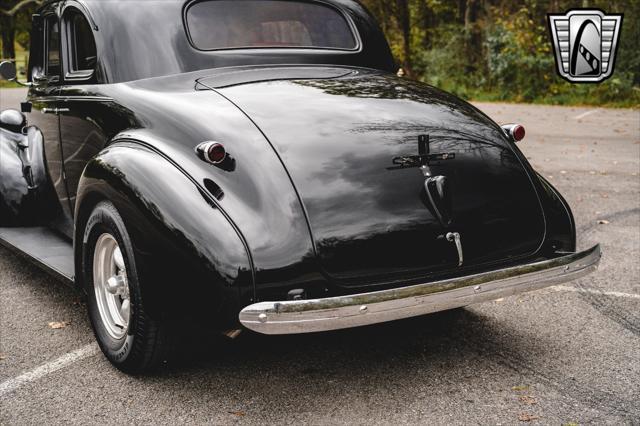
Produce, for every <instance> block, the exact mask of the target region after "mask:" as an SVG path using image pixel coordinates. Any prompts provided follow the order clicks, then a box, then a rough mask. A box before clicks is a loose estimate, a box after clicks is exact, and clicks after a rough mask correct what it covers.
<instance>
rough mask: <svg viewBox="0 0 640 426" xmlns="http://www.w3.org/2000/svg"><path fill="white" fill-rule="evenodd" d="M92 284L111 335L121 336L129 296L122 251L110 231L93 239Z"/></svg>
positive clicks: (126, 323)
mask: <svg viewBox="0 0 640 426" xmlns="http://www.w3.org/2000/svg"><path fill="white" fill-rule="evenodd" d="M93 286H94V289H95V293H96V302H97V305H98V311H99V312H100V319H101V320H102V324H103V325H104V328H105V330H106V331H107V333H109V335H110V336H111V337H113V338H114V339H121V338H122V337H124V336H125V335H126V334H127V330H128V329H129V320H130V318H131V300H130V298H129V283H128V281H127V271H126V269H125V265H124V258H123V257H122V251H121V250H120V247H118V242H117V241H116V239H115V238H114V237H113V236H112V235H111V234H107V233H105V234H102V235H100V237H99V238H98V241H96V249H95V252H94V255H93Z"/></svg>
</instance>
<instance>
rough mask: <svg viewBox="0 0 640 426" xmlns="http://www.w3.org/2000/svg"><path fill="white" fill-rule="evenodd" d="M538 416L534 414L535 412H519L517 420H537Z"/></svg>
mask: <svg viewBox="0 0 640 426" xmlns="http://www.w3.org/2000/svg"><path fill="white" fill-rule="evenodd" d="M539 418H540V416H536V415H535V414H529V413H520V415H519V416H518V420H520V421H521V422H530V421H533V420H538V419H539Z"/></svg>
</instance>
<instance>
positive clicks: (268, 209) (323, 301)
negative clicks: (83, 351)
mask: <svg viewBox="0 0 640 426" xmlns="http://www.w3.org/2000/svg"><path fill="white" fill-rule="evenodd" d="M30 52H31V57H30V63H29V67H28V80H29V83H26V84H27V85H28V86H29V94H28V99H27V100H26V101H25V102H24V103H23V104H22V112H20V111H17V110H7V111H4V112H2V114H1V117H0V118H1V120H0V121H1V130H0V132H1V136H2V140H1V141H0V175H1V179H0V196H1V197H0V222H1V223H0V241H2V242H3V243H4V244H5V245H7V246H9V247H12V248H14V249H17V250H18V251H20V252H22V253H25V254H26V255H28V256H29V257H30V258H32V259H34V260H35V261H37V262H38V263H39V264H40V265H42V266H44V267H46V268H47V269H49V270H50V271H52V272H54V273H56V274H58V275H59V276H61V277H62V278H63V279H64V280H67V281H68V282H70V283H74V284H75V285H77V286H78V287H79V288H80V289H82V290H83V291H84V292H85V293H86V297H87V304H88V309H89V315H90V319H91V323H92V325H93V328H94V331H95V335H96V337H97V340H98V342H99V344H100V347H101V348H102V350H103V352H104V353H105V355H106V356H107V358H108V359H109V360H110V361H111V362H112V363H113V364H114V365H116V366H117V367H118V368H120V369H121V370H123V371H127V372H132V373H134V372H139V371H144V370H146V369H149V368H151V367H153V366H155V365H157V364H158V362H160V361H161V360H163V359H164V358H165V354H166V352H167V350H168V349H171V348H172V347H174V346H175V344H174V343H172V342H173V340H172V339H171V337H172V336H174V335H175V334H180V333H181V329H182V327H185V326H186V327H188V324H195V323H197V324H204V325H206V326H207V327H208V328H210V329H215V330H219V331H223V332H224V331H227V332H228V331H229V330H232V331H233V330H238V329H240V328H241V327H246V328H248V329H251V330H255V331H256V332H259V333H266V334H284V333H305V332H314V331H323V330H333V329H339V328H345V327H354V326H360V325H365V324H372V323H378V322H383V321H390V320H395V319H400V318H406V317H411V316H416V315H422V314H425V313H429V312H435V311H440V310H445V309H451V308H456V307H461V306H465V305H468V304H471V303H476V302H482V301H487V300H492V299H496V298H499V297H503V296H508V295H512V294H516V293H520V292H524V291H528V290H534V289H538V288H542V287H545V286H548V285H551V284H555V283H559V282H563V281H567V280H571V279H574V278H577V277H579V276H582V275H584V274H586V273H587V272H589V271H591V270H593V269H594V268H595V267H596V265H597V263H598V260H599V258H600V249H599V247H598V246H596V247H593V248H591V249H589V250H586V251H583V252H575V250H576V247H575V241H576V236H575V227H574V221H573V217H572V214H571V211H570V209H569V206H568V205H567V203H566V202H565V201H564V199H563V198H562V197H561V196H560V195H559V194H558V192H557V191H556V190H555V189H554V188H553V187H552V186H551V185H550V184H549V182H547V181H546V180H545V179H544V178H542V177H541V176H540V175H538V174H536V172H535V171H534V170H533V169H532V168H531V166H530V165H529V164H528V162H527V160H526V159H525V157H524V156H523V155H522V153H521V152H520V150H519V149H518V147H517V146H516V144H515V143H516V142H517V141H518V140H520V139H522V138H523V136H524V129H523V128H522V126H518V125H505V126H502V127H501V126H499V125H497V124H495V123H494V122H493V121H492V120H490V119H489V118H488V117H487V116H486V115H484V114H483V113H482V112H480V111H478V110H477V109H476V108H474V107H473V106H471V105H469V104H467V103H465V102H463V101H461V100H460V99H457V98H456V97H454V96H452V95H450V94H447V93H444V92H442V91H440V90H438V89H436V88H434V87H431V86H428V85H425V84H422V83H418V82H415V81H411V80H409V79H405V78H400V77H398V76H397V75H396V72H395V71H396V65H395V64H394V60H393V58H392V55H391V53H390V50H389V46H388V44H387V42H386V40H385V38H384V36H383V34H382V32H381V31H380V29H379V27H378V25H377V24H376V22H375V21H374V19H372V17H371V16H370V14H369V13H368V12H367V11H366V10H365V9H364V8H363V7H362V6H361V5H360V4H359V3H358V2H357V1H355V0H286V1H285V0H233V1H229V0H195V1H185V0H162V1H155V0H149V1H143V0H133V1H98V0H58V1H50V2H48V3H46V4H45V5H44V6H43V7H42V8H41V9H40V10H39V11H38V13H37V14H36V15H34V17H33V30H32V37H31V49H30ZM1 68H2V73H3V75H4V76H5V77H7V78H9V79H15V68H14V67H13V65H12V64H9V63H4V64H2V67H1ZM172 345H173V346H172Z"/></svg>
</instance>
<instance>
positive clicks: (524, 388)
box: [511, 385, 529, 391]
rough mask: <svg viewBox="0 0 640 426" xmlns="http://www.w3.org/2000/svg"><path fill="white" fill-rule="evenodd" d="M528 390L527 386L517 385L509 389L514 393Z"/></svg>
mask: <svg viewBox="0 0 640 426" xmlns="http://www.w3.org/2000/svg"><path fill="white" fill-rule="evenodd" d="M528 389H529V385H518V386H514V387H512V388H511V390H514V391H524V390H528Z"/></svg>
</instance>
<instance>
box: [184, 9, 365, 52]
mask: <svg viewBox="0 0 640 426" xmlns="http://www.w3.org/2000/svg"><path fill="white" fill-rule="evenodd" d="M211 1H216V0H189V1H187V2H186V3H185V5H184V7H183V8H182V26H183V27H184V31H185V34H186V36H187V40H188V41H189V45H190V46H191V47H192V48H193V49H195V50H197V51H200V52H233V51H242V52H245V53H246V52H247V51H251V50H254V51H257V52H265V51H272V52H286V53H290V52H292V51H295V50H298V51H300V50H302V51H305V52H313V51H317V52H334V53H336V54H340V53H342V54H344V53H360V52H362V39H361V37H360V32H359V31H358V27H357V26H356V24H355V22H354V21H353V19H352V18H351V16H349V14H348V13H347V12H346V11H345V10H344V9H342V8H340V7H338V6H337V5H335V4H332V3H329V2H326V1H324V0H296V2H298V3H312V4H313V3H315V4H319V5H322V6H326V7H328V8H330V9H333V10H335V11H336V12H338V13H339V14H340V15H341V16H342V18H343V19H344V20H345V21H346V23H347V25H349V29H350V30H351V34H352V35H353V38H354V40H355V43H356V45H355V47H354V48H352V49H341V48H338V47H314V46H311V47H304V46H290V47H282V46H275V47H269V46H264V47H262V46H260V47H256V46H247V47H225V48H218V49H201V48H199V47H198V46H196V44H195V43H194V42H193V38H192V37H191V31H190V29H189V23H188V21H187V13H188V12H189V9H190V8H191V7H192V6H194V5H196V4H198V3H204V2H211ZM238 1H242V0H238Z"/></svg>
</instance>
